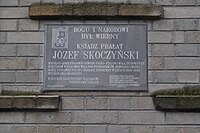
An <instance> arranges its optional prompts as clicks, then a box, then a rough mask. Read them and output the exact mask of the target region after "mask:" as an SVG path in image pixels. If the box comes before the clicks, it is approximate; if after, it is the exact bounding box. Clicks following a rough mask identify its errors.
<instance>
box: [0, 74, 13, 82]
mask: <svg viewBox="0 0 200 133" xmlns="http://www.w3.org/2000/svg"><path fill="white" fill-rule="evenodd" d="M0 82H1V83H2V82H15V72H10V71H7V72H5V71H3V72H0Z"/></svg>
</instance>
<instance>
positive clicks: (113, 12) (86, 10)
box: [29, 3, 163, 20]
mask: <svg viewBox="0 0 200 133" xmlns="http://www.w3.org/2000/svg"><path fill="white" fill-rule="evenodd" d="M162 16H163V10H162V7H161V6H159V5H151V4H144V5H135V4H119V3H118V4H114V3H112V4H104V3H103V4H102V3H101V4H99V3H84V4H80V3H79V4H63V5H59V4H58V5H56V4H51V5H50V4H46V5H32V6H30V9H29V17H30V18H31V19H36V20H37V19H85V18H87V19H106V18H109V19H116V18H117V19H123V18H129V19H133V18H138V19H160V18H162Z"/></svg>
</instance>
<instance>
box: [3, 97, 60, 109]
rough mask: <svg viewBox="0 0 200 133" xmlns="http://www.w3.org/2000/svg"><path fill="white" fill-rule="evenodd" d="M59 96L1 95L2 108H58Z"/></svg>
mask: <svg viewBox="0 0 200 133" xmlns="http://www.w3.org/2000/svg"><path fill="white" fill-rule="evenodd" d="M59 103H60V99H59V96H46V95H43V96H41V95H38V96H35V95H30V96H1V97H0V110H4V109H6V110H23V109H24V110H58V109H59Z"/></svg>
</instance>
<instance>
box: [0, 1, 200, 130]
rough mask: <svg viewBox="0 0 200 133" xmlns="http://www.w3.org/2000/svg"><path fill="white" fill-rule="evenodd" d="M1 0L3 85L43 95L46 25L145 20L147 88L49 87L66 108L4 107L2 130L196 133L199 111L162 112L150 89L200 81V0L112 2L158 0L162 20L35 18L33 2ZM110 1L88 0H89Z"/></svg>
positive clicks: (0, 80)
mask: <svg viewBox="0 0 200 133" xmlns="http://www.w3.org/2000/svg"><path fill="white" fill-rule="evenodd" d="M40 1H42V2H54V3H73V2H75V3H77V2H84V0H1V1H0V90H1V91H2V92H10V93H11V92H13V91H20V92H27V93H31V94H37V93H40V92H41V90H42V82H43V79H42V72H43V56H44V53H43V49H44V26H45V24H92V23H101V24H102V23H103V24H106V23H111V24H112V23H120V24H121V23H124V24H127V23H128V24H134V23H147V24H148V30H149V31H148V38H149V40H148V42H149V44H148V55H149V58H148V59H149V91H148V92H123V91H122V92H95V91H90V92H87V91H85V92H78V91H76V92H73V91H70V92H67V91H65V92H43V93H44V94H59V95H60V96H61V105H60V111H58V112H31V111H17V112H16V111H10V112H0V132H1V133H22V132H23V133H167V132H170V133H189V132H190V133H197V132H200V125H199V124H200V115H199V113H183V112H182V113H176V112H173V113H172V112H158V111H156V110H155V108H154V105H153V101H152V98H151V96H150V94H151V93H152V92H154V91H156V90H159V89H168V88H176V87H182V86H184V85H186V84H187V85H188V84H189V85H197V84H199V83H200V74H199V72H200V58H199V57H200V31H199V30H200V0H151V1H150V0H107V2H119V3H120V2H125V3H126V2H128V3H132V4H154V3H157V4H160V5H162V6H163V9H164V18H163V19H161V20H123V21H117V20H110V21H103V20H101V21H95V20H85V21H79V20H56V21H53V20H51V21H50V20H40V21H38V20H35V21H33V20H30V19H29V17H28V11H29V8H28V7H29V5H30V4H32V3H35V2H40ZM94 1H95V2H105V0H87V2H94Z"/></svg>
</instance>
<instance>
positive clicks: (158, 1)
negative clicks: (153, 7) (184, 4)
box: [155, 0, 173, 5]
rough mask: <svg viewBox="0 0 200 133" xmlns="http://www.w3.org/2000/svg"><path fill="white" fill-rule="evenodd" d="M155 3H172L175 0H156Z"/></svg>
mask: <svg viewBox="0 0 200 133" xmlns="http://www.w3.org/2000/svg"><path fill="white" fill-rule="evenodd" d="M155 3H156V4H160V5H172V4H173V0H156V2H155Z"/></svg>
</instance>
